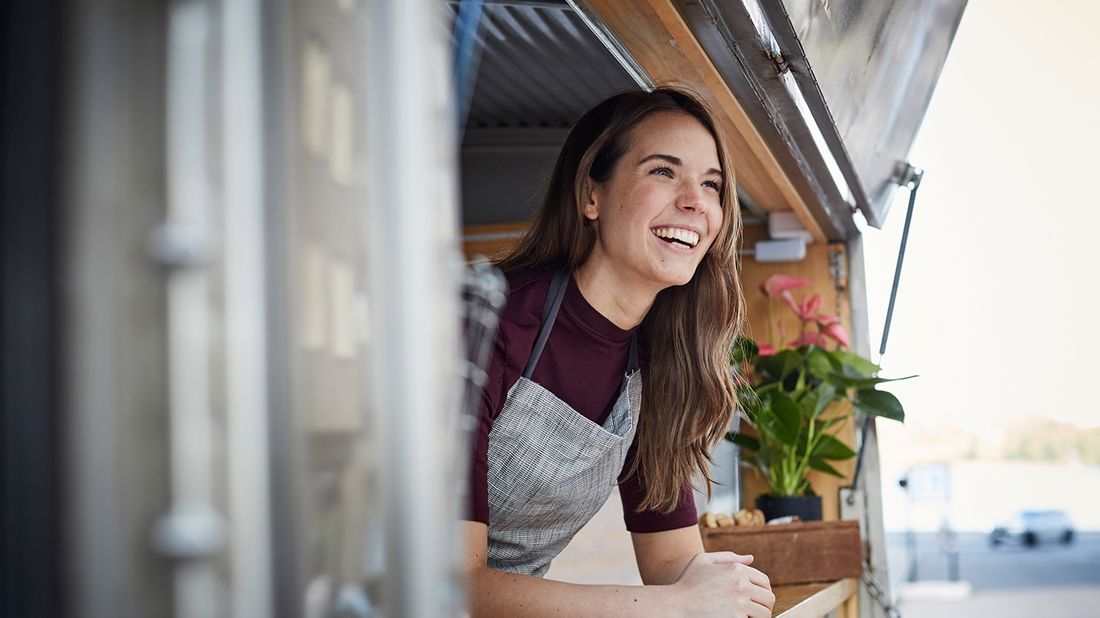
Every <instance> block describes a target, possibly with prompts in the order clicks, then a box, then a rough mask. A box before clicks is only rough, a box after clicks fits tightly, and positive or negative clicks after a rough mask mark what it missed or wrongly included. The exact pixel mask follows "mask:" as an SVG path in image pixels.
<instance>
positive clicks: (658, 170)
mask: <svg viewBox="0 0 1100 618" xmlns="http://www.w3.org/2000/svg"><path fill="white" fill-rule="evenodd" d="M649 173H650V174H660V175H662V176H668V177H669V178H672V170H671V169H670V168H667V167H657V168H653V170H652V171H650V172H649Z"/></svg>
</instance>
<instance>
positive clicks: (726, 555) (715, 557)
mask: <svg viewBox="0 0 1100 618" xmlns="http://www.w3.org/2000/svg"><path fill="white" fill-rule="evenodd" d="M703 555H704V556H707V558H708V559H709V560H710V561H711V563H712V564H752V561H753V557H752V555H751V554H745V555H742V554H735V553H733V552H731V551H712V552H707V553H705V554H703Z"/></svg>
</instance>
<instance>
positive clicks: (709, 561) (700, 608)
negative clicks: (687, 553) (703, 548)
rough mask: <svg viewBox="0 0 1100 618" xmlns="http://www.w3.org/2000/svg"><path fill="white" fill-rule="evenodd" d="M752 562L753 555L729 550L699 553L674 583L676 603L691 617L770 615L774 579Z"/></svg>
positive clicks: (754, 616) (764, 616) (753, 616)
mask: <svg viewBox="0 0 1100 618" xmlns="http://www.w3.org/2000/svg"><path fill="white" fill-rule="evenodd" d="M751 563H752V556H741V555H738V554H735V553H733V552H728V551H719V552H710V553H703V554H698V555H696V556H695V557H694V558H692V559H691V562H689V563H688V565H687V568H685V569H684V572H683V574H681V575H680V579H679V580H678V581H677V582H676V583H675V584H673V585H672V588H673V589H674V591H675V592H674V594H673V596H674V597H675V603H676V605H677V606H678V607H680V608H681V609H682V610H683V611H684V615H690V616H723V617H725V616H736V617H737V618H746V617H751V618H767V617H768V616H771V615H772V606H773V605H775V595H774V594H772V585H771V582H769V581H768V576H767V575H764V574H763V573H761V572H760V571H757V570H756V569H754V568H752V567H751V566H749V564H751Z"/></svg>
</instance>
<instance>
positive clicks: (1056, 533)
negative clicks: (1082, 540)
mask: <svg viewBox="0 0 1100 618" xmlns="http://www.w3.org/2000/svg"><path fill="white" fill-rule="evenodd" d="M1073 534H1074V532H1073V522H1071V521H1070V519H1069V515H1066V512H1065V511H1059V510H1046V511H1019V512H1018V513H1016V514H1015V515H1014V516H1013V517H1012V519H1009V520H1008V521H1005V522H1002V523H1001V524H999V525H998V526H997V527H996V528H994V529H993V532H991V533H990V535H989V544H990V545H993V546H994V547H996V546H997V545H1000V544H1001V543H1006V542H1011V541H1017V542H1019V543H1022V544H1024V545H1027V546H1029V547H1033V546H1035V545H1038V544H1039V543H1044V542H1057V543H1061V544H1063V545H1069V544H1070V543H1072V542H1073Z"/></svg>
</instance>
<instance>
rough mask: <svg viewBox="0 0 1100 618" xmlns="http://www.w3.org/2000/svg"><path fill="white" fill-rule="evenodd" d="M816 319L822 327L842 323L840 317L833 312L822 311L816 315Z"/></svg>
mask: <svg viewBox="0 0 1100 618" xmlns="http://www.w3.org/2000/svg"><path fill="white" fill-rule="evenodd" d="M814 320H816V321H817V325H818V326H819V327H820V328H825V327H826V326H831V325H833V324H840V317H838V316H835V315H833V314H831V313H820V314H818V315H817V316H815V317H814Z"/></svg>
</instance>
